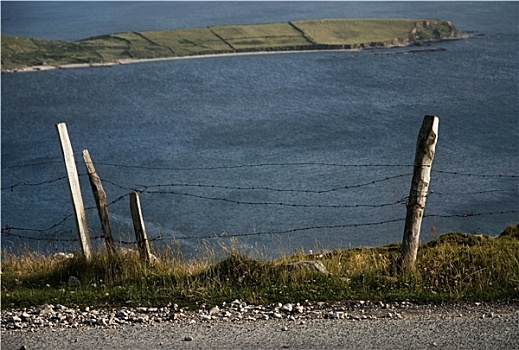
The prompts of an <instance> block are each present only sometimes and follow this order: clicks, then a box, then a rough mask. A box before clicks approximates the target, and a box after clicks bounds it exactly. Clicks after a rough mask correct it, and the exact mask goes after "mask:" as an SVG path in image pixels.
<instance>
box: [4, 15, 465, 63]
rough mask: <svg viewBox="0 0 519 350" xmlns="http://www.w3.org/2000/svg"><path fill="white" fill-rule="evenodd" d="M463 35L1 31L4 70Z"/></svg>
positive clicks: (310, 28) (429, 29) (333, 27)
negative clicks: (45, 35) (50, 34)
mask: <svg viewBox="0 0 519 350" xmlns="http://www.w3.org/2000/svg"><path fill="white" fill-rule="evenodd" d="M459 37H461V32H459V31H458V30H457V29H456V28H455V27H454V25H453V24H452V23H451V22H450V21H445V20H436V19H424V20H410V19H321V20H306V21H293V22H283V23H271V24H258V25H229V26H210V27H203V28H193V29H174V30H164V31H143V32H128V33H115V34H107V35H102V36H98V37H93V38H87V39H83V40H78V41H74V42H68V41H58V40H45V39H36V38H25V37H15V36H7V35H2V71H3V72H8V71H14V70H18V69H22V68H26V67H40V68H44V67H52V66H64V65H90V64H107V63H114V62H121V61H126V60H142V59H156V58H175V57H187V56H195V55H209V54H229V53H243V52H259V51H291V50H326V49H336V50H337V49H364V48H374V47H389V46H402V45H411V44H417V43H422V42H427V41H432V40H445V39H453V38H459Z"/></svg>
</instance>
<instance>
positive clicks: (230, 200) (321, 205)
mask: <svg viewBox="0 0 519 350" xmlns="http://www.w3.org/2000/svg"><path fill="white" fill-rule="evenodd" d="M144 193H148V194H173V195H180V196H187V197H194V198H198V199H206V200H211V201H220V202H227V203H234V204H243V205H275V206H285V207H293V208H343V209H344V208H382V207H388V206H393V205H397V204H402V203H405V202H406V199H405V198H403V199H400V200H398V201H396V202H390V203H382V204H297V203H285V202H246V201H239V200H234V199H229V198H221V197H208V196H203V195H198V194H193V193H187V192H175V191H145V192H144Z"/></svg>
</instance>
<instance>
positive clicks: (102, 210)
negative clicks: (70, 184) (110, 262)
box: [83, 149, 116, 253]
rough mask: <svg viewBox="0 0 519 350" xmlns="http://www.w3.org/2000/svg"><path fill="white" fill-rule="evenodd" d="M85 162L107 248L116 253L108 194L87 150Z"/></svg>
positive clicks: (84, 153)
mask: <svg viewBox="0 0 519 350" xmlns="http://www.w3.org/2000/svg"><path fill="white" fill-rule="evenodd" d="M83 160H84V161H85V167H86V170H87V173H88V179H89V180H90V186H92V192H93V193H94V199H95V202H96V207H97V212H98V213H99V220H100V221H101V227H102V229H103V235H104V238H105V245H106V248H107V249H108V251H109V252H111V253H116V250H115V244H114V237H113V236H112V228H111V227H110V216H109V215H108V205H107V203H106V192H105V190H104V188H103V184H102V183H101V179H100V178H99V176H98V175H97V172H96V169H95V167H94V163H93V162H92V159H91V158H90V153H89V152H88V150H86V149H84V150H83Z"/></svg>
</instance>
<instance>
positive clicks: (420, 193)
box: [401, 115, 439, 271]
mask: <svg viewBox="0 0 519 350" xmlns="http://www.w3.org/2000/svg"><path fill="white" fill-rule="evenodd" d="M438 123H439V119H438V117H436V116H431V115H426V116H425V117H424V119H423V122H422V126H421V128H420V132H419V134H418V140H417V143H416V154H415V158H414V171H413V180H412V182H411V190H410V192H409V202H408V204H407V214H406V218H405V228H404V239H403V242H402V260H401V264H402V266H401V268H402V270H403V271H413V270H414V268H415V262H416V255H417V253H418V245H419V240H420V227H421V225H422V217H423V212H424V209H425V200H426V198H427V190H428V189H429V182H430V180H431V167H432V161H433V159H434V152H435V148H436V142H437V140H438Z"/></svg>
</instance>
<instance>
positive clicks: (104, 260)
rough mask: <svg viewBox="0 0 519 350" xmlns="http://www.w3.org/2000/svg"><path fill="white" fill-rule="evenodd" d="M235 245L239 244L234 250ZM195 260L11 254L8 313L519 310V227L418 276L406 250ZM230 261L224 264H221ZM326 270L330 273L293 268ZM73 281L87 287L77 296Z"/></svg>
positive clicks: (435, 261)
mask: <svg viewBox="0 0 519 350" xmlns="http://www.w3.org/2000/svg"><path fill="white" fill-rule="evenodd" d="M235 243H236V242H235ZM222 248H223V251H221V252H217V251H215V249H207V250H206V251H205V252H203V253H201V254H200V256H199V257H197V258H190V259H187V258H186V257H185V256H183V255H182V253H181V250H180V249H179V246H178V244H175V242H173V243H172V244H171V245H169V246H167V247H164V248H163V249H162V250H161V251H160V252H155V253H156V255H157V260H155V261H154V262H152V263H148V264H146V263H143V262H142V261H141V260H140V259H139V256H138V254H137V253H136V252H135V251H133V252H126V253H125V254H123V252H122V251H120V252H119V254H118V255H117V256H113V255H110V254H108V253H107V252H99V253H96V254H95V256H94V258H93V261H92V262H90V263H87V262H85V261H84V259H83V258H82V257H81V255H80V254H77V255H76V256H74V257H72V258H58V257H53V256H48V255H41V254H37V253H32V252H26V253H24V254H22V255H15V254H12V253H8V252H6V251H4V252H3V254H2V289H1V301H2V305H1V306H2V308H3V309H6V308H7V309H9V308H23V307H29V306H38V305H42V304H58V303H59V304H63V305H76V306H80V307H81V306H90V307H92V306H95V307H117V306H155V307H158V306H164V305H167V304H168V303H172V304H173V303H176V304H178V305H186V306H194V305H196V304H197V303H198V304H202V303H205V304H208V305H217V304H221V303H223V302H224V301H225V302H230V301H232V300H235V299H241V300H243V301H246V302H247V303H249V304H269V303H278V302H292V303H295V302H302V303H303V302H305V301H306V300H308V301H311V302H318V301H324V302H333V301H350V300H372V301H404V300H409V301H414V302H417V303H422V302H423V303H430V302H432V303H434V302H460V301H513V300H515V301H517V300H519V225H512V226H509V227H507V228H506V229H505V230H504V231H503V233H502V234H501V235H500V236H498V237H495V238H494V237H489V236H485V235H469V234H462V233H449V234H446V235H442V236H440V237H438V238H436V239H434V240H432V241H431V242H429V243H427V244H422V245H421V246H420V248H419V250H418V257H417V262H416V270H415V271H414V272H413V273H409V272H407V273H403V272H400V271H398V269H397V268H395V266H396V265H397V259H398V257H399V256H400V245H399V244H392V245H387V246H382V247H377V248H353V249H346V250H333V251H328V252H324V251H323V252H320V253H314V254H310V255H308V254H305V253H304V252H299V253H296V254H294V255H291V256H280V257H279V258H276V259H274V260H272V259H265V258H264V255H261V254H259V253H258V252H253V253H244V252H243V250H241V249H240V248H239V246H238V245H237V244H236V245H235V246H231V247H228V246H227V247H224V246H222ZM222 254H223V255H222ZM296 261H319V262H321V263H322V264H323V265H324V267H325V268H326V270H327V272H326V271H325V272H324V273H323V272H322V271H321V272H318V271H311V270H308V269H303V268H301V269H295V268H293V266H289V265H288V263H291V262H296ZM70 276H74V277H77V278H79V280H80V281H81V285H80V286H70V285H68V284H67V281H68V279H69V277H70Z"/></svg>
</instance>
